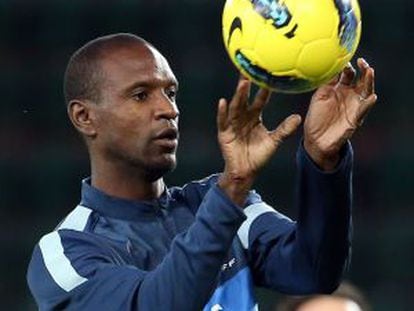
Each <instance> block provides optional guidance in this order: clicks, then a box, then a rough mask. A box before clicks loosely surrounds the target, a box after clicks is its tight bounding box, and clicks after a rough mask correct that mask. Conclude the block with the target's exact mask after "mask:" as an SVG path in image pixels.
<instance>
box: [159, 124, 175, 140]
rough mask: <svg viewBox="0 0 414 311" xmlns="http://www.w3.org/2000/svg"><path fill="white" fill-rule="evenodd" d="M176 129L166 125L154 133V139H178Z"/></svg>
mask: <svg viewBox="0 0 414 311" xmlns="http://www.w3.org/2000/svg"><path fill="white" fill-rule="evenodd" d="M178 136H179V134H178V130H177V128H175V127H167V128H165V129H163V130H161V131H160V132H158V133H157V134H156V135H155V139H168V140H178Z"/></svg>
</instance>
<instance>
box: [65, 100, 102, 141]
mask: <svg viewBox="0 0 414 311" xmlns="http://www.w3.org/2000/svg"><path fill="white" fill-rule="evenodd" d="M94 108H95V104H94V103H91V102H90V101H86V100H85V101H82V100H71V101H70V102H69V104H68V115H69V118H70V120H71V121H72V124H73V126H74V127H75V128H76V129H77V130H78V131H79V132H80V133H81V134H83V135H85V136H86V137H90V138H93V137H95V136H96V122H95V121H96V118H95V109H94Z"/></svg>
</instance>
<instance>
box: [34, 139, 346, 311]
mask: <svg viewBox="0 0 414 311" xmlns="http://www.w3.org/2000/svg"><path fill="white" fill-rule="evenodd" d="M297 164H298V171H299V173H298V181H297V183H298V184H297V200H296V201H297V203H296V204H297V208H298V209H299V216H298V220H297V221H296V222H294V221H292V220H290V219H289V218H287V217H285V216H284V215H282V214H280V213H278V212H277V211H276V210H274V209H273V208H272V207H270V206H269V205H267V204H266V203H265V202H263V201H262V199H261V198H260V196H259V195H258V194H256V193H255V192H253V191H252V192H251V193H250V194H249V197H248V199H247V201H246V207H245V209H241V208H240V207H238V206H236V205H235V204H233V203H232V202H231V201H230V200H229V199H228V198H227V197H226V195H225V194H224V193H223V192H222V191H221V190H220V189H219V188H218V187H217V185H216V182H217V175H214V176H211V177H209V178H206V179H204V180H201V181H196V182H191V183H188V184H186V185H185V186H184V187H181V188H179V187H171V188H168V189H166V191H165V192H164V194H163V195H162V196H161V197H160V198H159V199H158V200H155V201H151V202H147V201H144V202H143V201H140V202H137V201H129V200H124V199H120V198H115V197H111V196H108V195H106V194H105V193H103V192H101V191H99V190H98V189H96V188H94V187H92V186H91V185H90V180H88V179H86V180H84V181H83V183H82V199H81V202H80V204H79V205H78V206H77V207H76V208H75V209H74V210H73V211H72V212H71V213H70V214H69V215H68V216H67V217H66V218H65V219H64V220H63V221H62V222H61V223H60V224H59V225H58V227H57V228H56V229H55V230H54V231H52V232H51V233H49V234H46V235H45V236H43V237H42V238H41V239H40V241H39V243H38V244H37V245H36V247H35V249H34V251H33V256H32V259H31V262H30V265H29V269H28V274H27V279H28V283H29V287H30V290H31V292H32V294H33V296H34V298H35V300H36V302H37V304H38V306H39V309H40V310H88V311H93V310H99V311H104V310H143V311H145V310H172V311H185V310H208V311H218V310H224V311H226V310H234V311H243V310H257V309H258V307H257V303H256V301H255V298H254V293H253V286H264V287H268V288H273V289H275V290H278V291H281V292H284V293H289V294H309V293H316V292H331V291H333V290H334V289H335V288H336V286H337V285H338V283H339V282H340V279H341V276H342V273H343V271H344V268H345V267H346V264H347V258H348V254H349V248H350V230H351V170H352V150H351V147H350V145H348V146H347V147H346V148H345V149H344V154H343V158H342V160H341V162H340V164H339V166H338V167H337V169H336V170H335V171H334V172H330V173H326V172H322V171H320V170H319V169H318V168H317V167H316V166H315V164H314V163H313V162H312V161H311V159H310V158H309V157H308V155H307V154H306V152H305V151H304V149H303V147H300V148H299V151H298V154H297ZM275 190H277V187H276V186H275Z"/></svg>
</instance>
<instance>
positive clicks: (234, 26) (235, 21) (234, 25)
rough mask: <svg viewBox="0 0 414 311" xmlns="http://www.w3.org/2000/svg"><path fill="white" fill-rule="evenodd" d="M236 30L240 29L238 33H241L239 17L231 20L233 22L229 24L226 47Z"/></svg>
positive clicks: (241, 27) (241, 26)
mask: <svg viewBox="0 0 414 311" xmlns="http://www.w3.org/2000/svg"><path fill="white" fill-rule="evenodd" d="M236 29H240V31H241V32H243V25H242V21H241V19H240V17H235V18H234V19H233V22H232V23H231V26H230V32H229V39H228V40H227V46H229V45H230V40H231V36H232V35H233V32H234V31H236Z"/></svg>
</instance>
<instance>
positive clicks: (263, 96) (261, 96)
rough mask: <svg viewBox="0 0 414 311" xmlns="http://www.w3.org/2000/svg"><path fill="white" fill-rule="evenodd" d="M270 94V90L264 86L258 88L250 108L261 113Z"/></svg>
mask: <svg viewBox="0 0 414 311" xmlns="http://www.w3.org/2000/svg"><path fill="white" fill-rule="evenodd" d="M271 95H272V92H271V91H270V90H268V89H264V88H261V89H259V91H258V92H257V94H256V97H255V98H254V101H253V104H252V106H251V109H252V110H254V111H257V112H259V113H261V112H262V110H263V108H264V107H265V106H266V104H267V103H268V102H269V100H270V97H271Z"/></svg>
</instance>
